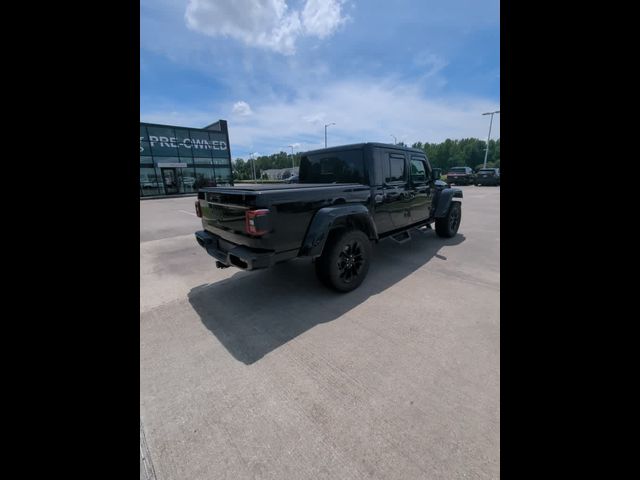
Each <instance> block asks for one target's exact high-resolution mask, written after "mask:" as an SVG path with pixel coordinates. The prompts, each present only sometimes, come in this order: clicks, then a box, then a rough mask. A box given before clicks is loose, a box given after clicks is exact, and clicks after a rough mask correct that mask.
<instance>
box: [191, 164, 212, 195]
mask: <svg viewBox="0 0 640 480" xmlns="http://www.w3.org/2000/svg"><path fill="white" fill-rule="evenodd" d="M195 172H196V181H195V185H194V188H195V189H196V190H197V189H198V188H204V187H215V185H216V183H215V178H214V176H213V169H212V168H196V169H195Z"/></svg>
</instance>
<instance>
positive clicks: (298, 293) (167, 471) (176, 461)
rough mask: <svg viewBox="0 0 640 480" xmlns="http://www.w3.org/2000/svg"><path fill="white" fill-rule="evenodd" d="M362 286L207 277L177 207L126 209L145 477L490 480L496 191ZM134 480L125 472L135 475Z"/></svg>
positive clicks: (187, 221) (478, 190) (395, 252)
mask: <svg viewBox="0 0 640 480" xmlns="http://www.w3.org/2000/svg"><path fill="white" fill-rule="evenodd" d="M462 189H463V190H464V195H465V198H464V199H463V210H462V211H463V214H462V215H463V218H462V224H461V227H460V232H459V235H458V236H457V237H455V238H453V239H447V240H445V239H440V238H438V237H437V236H436V235H435V232H433V231H428V232H427V233H426V234H420V233H415V234H413V240H412V241H411V242H408V243H405V244H402V245H399V244H396V243H393V242H392V241H384V242H381V243H380V244H378V245H376V246H374V250H373V251H374V258H373V263H372V265H371V269H370V271H369V275H368V277H367V278H366V279H365V282H364V283H363V284H362V286H361V287H360V288H359V289H357V290H355V291H354V292H351V293H348V294H337V293H335V292H332V291H330V290H327V289H326V288H324V287H323V286H322V285H321V284H320V283H319V282H318V281H317V280H316V278H315V274H314V270H313V265H312V264H311V262H310V261H309V260H304V259H298V260H294V261H292V262H289V263H285V264H282V265H278V266H276V267H274V268H272V269H269V270H264V271H256V272H242V271H239V270H237V269H234V268H228V269H225V270H220V269H216V268H215V265H214V260H213V259H212V258H211V257H209V256H208V255H207V254H206V253H205V252H204V250H203V249H202V248H200V247H199V246H198V245H197V243H196V242H195V239H194V238H193V232H194V231H195V230H197V229H200V221H199V219H198V218H197V217H195V216H194V215H189V213H188V212H194V209H193V203H194V199H193V198H192V197H191V198H177V199H164V200H147V201H143V202H141V205H140V209H141V212H140V214H141V234H140V236H141V244H140V269H141V274H140V275H141V278H140V301H141V316H140V382H141V383H140V400H141V407H140V408H141V421H142V423H143V425H144V430H145V433H146V441H147V443H148V447H149V452H150V457H151V459H152V462H153V467H154V470H155V474H156V476H157V478H158V480H167V479H187V478H188V479H213V478H215V479H218V478H229V479H244V478H247V479H248V478H260V479H262V478H265V479H267V478H268V479H270V478H273V479H276V478H277V479H282V478H295V479H306V478H309V479H311V478H313V479H316V478H332V479H334V478H341V479H342V478H354V479H360V478H389V479H395V478H397V479H412V478H428V479H437V478H442V479H445V478H446V479H451V478H482V479H485V478H486V479H494V478H498V477H499V380H500V374H499V359H500V352H499V313H500V312H499V291H500V290H499V282H500V274H499V267H500V256H499V235H500V234H499V228H500V221H499V199H500V188H499V187H498V188H496V187H473V186H471V187H462ZM141 474H142V471H141Z"/></svg>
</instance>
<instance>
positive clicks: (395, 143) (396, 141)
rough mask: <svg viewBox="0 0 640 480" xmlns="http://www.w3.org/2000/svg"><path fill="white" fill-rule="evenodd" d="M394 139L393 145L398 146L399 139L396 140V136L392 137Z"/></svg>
mask: <svg viewBox="0 0 640 480" xmlns="http://www.w3.org/2000/svg"><path fill="white" fill-rule="evenodd" d="M391 136H392V137H393V144H394V145H397V144H398V139H397V138H396V136H395V135H391Z"/></svg>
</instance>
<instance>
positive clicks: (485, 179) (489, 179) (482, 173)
mask: <svg viewBox="0 0 640 480" xmlns="http://www.w3.org/2000/svg"><path fill="white" fill-rule="evenodd" d="M476 185H500V169H499V168H482V169H480V170H479V171H478V173H477V175H476Z"/></svg>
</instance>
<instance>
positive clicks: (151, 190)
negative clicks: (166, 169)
mask: <svg viewBox="0 0 640 480" xmlns="http://www.w3.org/2000/svg"><path fill="white" fill-rule="evenodd" d="M140 189H141V190H142V195H143V196H145V197H148V196H151V195H162V194H163V193H164V192H163V189H162V181H161V179H160V178H159V176H158V175H157V173H156V169H155V168H141V169H140Z"/></svg>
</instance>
